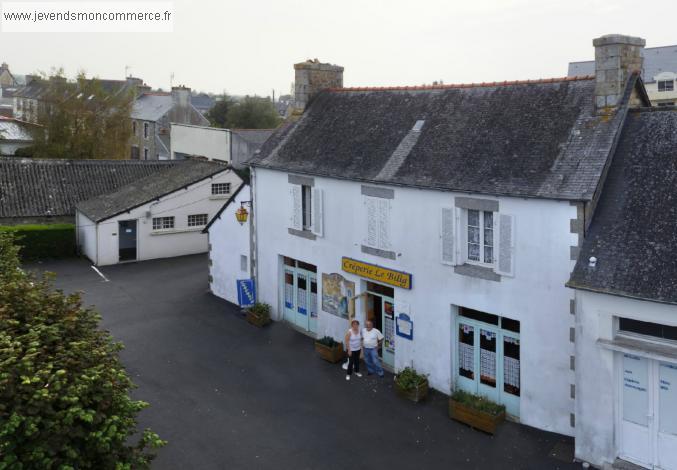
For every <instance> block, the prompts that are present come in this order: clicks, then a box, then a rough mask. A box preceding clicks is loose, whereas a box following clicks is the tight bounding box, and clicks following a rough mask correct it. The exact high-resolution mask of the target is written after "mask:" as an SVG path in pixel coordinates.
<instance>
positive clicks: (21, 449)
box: [0, 232, 164, 470]
mask: <svg viewBox="0 0 677 470" xmlns="http://www.w3.org/2000/svg"><path fill="white" fill-rule="evenodd" d="M50 281H51V276H47V277H45V278H40V279H39V278H37V277H36V276H34V275H32V274H28V273H26V272H24V271H23V270H21V268H20V265H19V260H18V248H17V247H16V246H15V245H14V243H13V239H12V236H11V235H9V234H8V233H2V232H0V468H12V469H14V468H16V469H29V468H44V469H52V468H54V469H56V468H58V469H75V468H82V469H85V468H90V469H116V470H117V469H132V468H134V469H136V468H148V467H149V466H150V462H151V460H152V459H153V457H154V451H153V449H156V448H158V447H159V446H161V445H164V442H163V441H161V440H160V438H159V437H158V436H157V434H155V433H153V432H152V431H150V430H148V429H147V430H145V431H144V432H143V433H142V435H141V436H140V437H139V438H137V439H138V440H137V442H136V443H131V441H132V439H133V435H134V434H135V433H136V424H137V423H136V415H137V414H138V412H139V411H140V410H141V409H143V408H145V407H146V406H148V404H147V403H144V402H141V401H135V400H132V399H131V398H130V396H129V392H130V390H131V388H132V387H133V384H132V381H131V379H130V378H129V376H128V375H127V373H126V372H125V370H124V369H123V367H122V365H121V363H120V360H119V357H118V352H119V351H120V349H122V346H121V344H120V343H116V342H114V341H113V340H112V338H111V336H110V334H109V333H107V332H104V331H101V330H99V329H98V322H99V320H100V318H99V316H98V315H97V314H96V313H95V312H94V311H93V310H92V309H89V308H83V307H82V301H81V298H80V295H79V294H71V295H64V294H63V293H62V292H61V291H55V290H54V289H53V288H52V286H51V282H50Z"/></svg>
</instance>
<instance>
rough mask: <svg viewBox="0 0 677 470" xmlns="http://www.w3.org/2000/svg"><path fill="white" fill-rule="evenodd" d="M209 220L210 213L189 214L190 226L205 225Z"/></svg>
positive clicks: (188, 221)
mask: <svg viewBox="0 0 677 470" xmlns="http://www.w3.org/2000/svg"><path fill="white" fill-rule="evenodd" d="M208 221H209V214H188V219H187V223H188V227H204V226H205V225H207V222H208Z"/></svg>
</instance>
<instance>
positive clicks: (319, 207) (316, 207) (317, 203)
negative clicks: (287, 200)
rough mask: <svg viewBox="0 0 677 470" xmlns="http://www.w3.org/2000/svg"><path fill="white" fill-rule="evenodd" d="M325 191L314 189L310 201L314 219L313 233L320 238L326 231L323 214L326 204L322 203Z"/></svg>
mask: <svg viewBox="0 0 677 470" xmlns="http://www.w3.org/2000/svg"><path fill="white" fill-rule="evenodd" d="M322 193H323V191H322V190H321V189H319V188H313V197H312V199H311V201H310V204H311V213H312V218H313V224H312V225H313V230H312V231H313V233H314V234H315V235H317V236H318V237H321V236H322V231H323V229H324V220H323V219H324V214H323V213H322V211H323V209H324V204H323V201H322V196H323V194H322Z"/></svg>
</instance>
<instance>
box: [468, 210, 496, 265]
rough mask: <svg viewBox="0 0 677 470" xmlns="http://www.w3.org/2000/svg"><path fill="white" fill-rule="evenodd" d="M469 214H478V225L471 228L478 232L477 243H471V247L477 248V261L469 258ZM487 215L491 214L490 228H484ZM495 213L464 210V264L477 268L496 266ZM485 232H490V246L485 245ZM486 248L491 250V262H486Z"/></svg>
mask: <svg viewBox="0 0 677 470" xmlns="http://www.w3.org/2000/svg"><path fill="white" fill-rule="evenodd" d="M471 212H477V213H478V224H479V225H477V226H476V225H473V226H472V227H477V229H478V231H479V240H478V243H472V245H478V246H479V259H478V260H475V259H472V258H470V245H471V242H470V227H471V225H470V213H471ZM487 214H491V228H487V227H486V222H485V220H486V219H485V218H486V216H487ZM497 214H498V213H497V212H493V211H483V210H480V209H464V217H463V219H464V224H463V259H464V260H465V262H466V263H468V264H474V265H477V266H485V267H491V268H493V267H495V266H496V260H497V253H498V250H497V247H496V219H497ZM486 230H491V234H492V238H491V245H487V244H486V239H485V231H486ZM487 248H491V261H490V262H487V261H486V253H487Z"/></svg>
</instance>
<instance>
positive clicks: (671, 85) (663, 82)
mask: <svg viewBox="0 0 677 470" xmlns="http://www.w3.org/2000/svg"><path fill="white" fill-rule="evenodd" d="M661 85H662V86H663V89H661ZM668 85H669V86H668ZM656 87H657V89H658V91H659V92H660V93H664V92H666V91H675V81H674V80H657V82H656Z"/></svg>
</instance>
